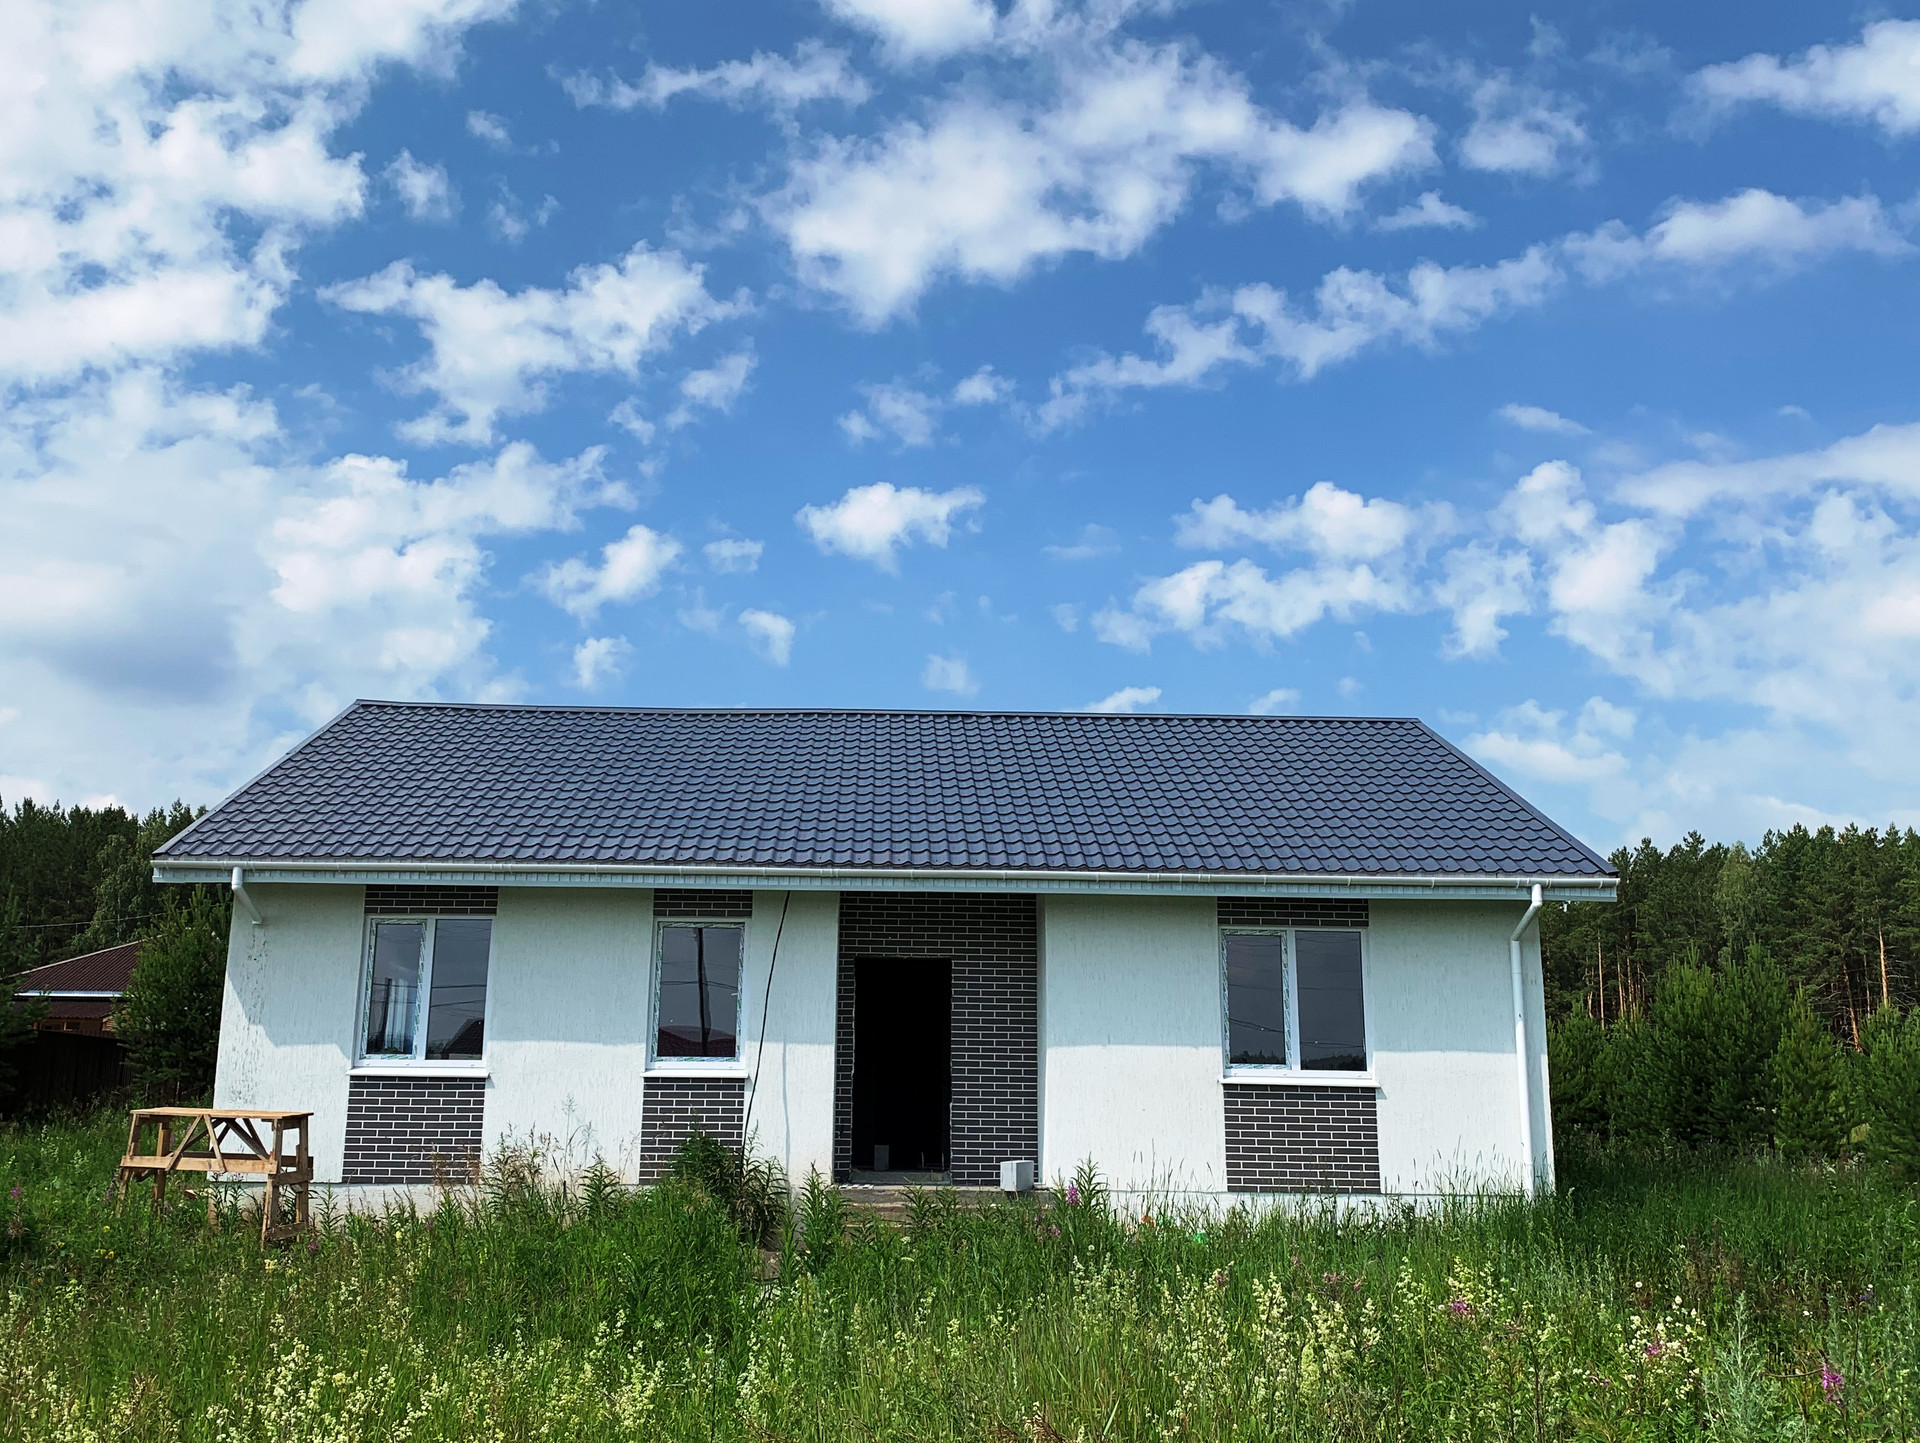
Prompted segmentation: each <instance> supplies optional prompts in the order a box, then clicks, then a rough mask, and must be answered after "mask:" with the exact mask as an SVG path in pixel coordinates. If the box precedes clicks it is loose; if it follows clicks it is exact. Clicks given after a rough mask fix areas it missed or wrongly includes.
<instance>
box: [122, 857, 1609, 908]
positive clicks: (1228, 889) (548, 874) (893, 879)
mask: <svg viewBox="0 0 1920 1443" xmlns="http://www.w3.org/2000/svg"><path fill="white" fill-rule="evenodd" d="M236 867H238V868H240V869H241V871H242V873H243V875H244V876H245V878H246V880H247V882H248V883H249V884H252V883H262V884H265V883H274V882H305V883H346V884H351V885H361V886H364V885H368V884H388V885H400V886H407V885H414V886H418V885H423V884H437V885H440V886H461V885H465V886H482V887H489V886H501V885H509V886H516V887H760V888H767V889H772V890H794V891H889V892H898V891H912V892H954V891H969V892H1111V893H1130V894H1134V895H1147V896H1195V895H1200V896H1209V897H1326V896H1343V897H1368V898H1380V899H1383V900H1386V899H1392V898H1402V899H1412V898H1434V899H1439V898H1446V899H1450V900H1455V901H1476V900H1477V901H1510V900H1524V899H1526V898H1527V897H1528V896H1529V895H1530V894H1531V892H1532V889H1533V888H1534V887H1535V886H1539V887H1540V888H1542V890H1543V895H1544V898H1545V900H1547V901H1549V902H1611V901H1613V900H1615V895H1616V892H1617V889H1618V887H1619V881H1620V879H1619V878H1618V877H1614V876H1584V875H1570V874H1567V873H1552V872H1527V873H1519V872H1512V873H1508V872H1501V873H1486V872H1477V873H1476V872H1468V873H1432V874H1427V873H1411V872H1393V873H1324V872H1314V873H1309V872H1284V873H1259V874H1248V873H1246V872H1144V871H1142V872H1111V871H1072V870H1065V869H1062V870H1057V871H1051V870H1042V869H1038V868H1026V867H997V868H987V867H729V866H716V865H711V864H702V865H697V866H660V865H657V864H631V865H630V864H622V863H593V862H486V861H461V862H445V861H409V860H395V859H373V860H357V861H356V860H344V861H334V860H326V861H313V860H306V859H288V858H273V857H196V858H192V859H190V860H189V859H186V858H180V859H168V860H164V861H162V860H157V861H156V863H155V865H154V869H153V879H154V880H155V881H156V882H184V883H194V882H198V883H206V882H216V881H224V880H226V879H228V878H229V877H231V875H232V873H233V870H234V868H236Z"/></svg>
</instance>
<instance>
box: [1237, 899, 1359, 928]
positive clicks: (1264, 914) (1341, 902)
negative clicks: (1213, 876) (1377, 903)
mask: <svg viewBox="0 0 1920 1443" xmlns="http://www.w3.org/2000/svg"><path fill="white" fill-rule="evenodd" d="M1215 901H1216V904H1217V906H1218V908H1219V916H1220V925H1221V926H1222V927H1364V926H1366V925H1367V917H1368V909H1367V899H1366V898H1365V897H1328V898H1320V897H1219V898H1216V899H1215Z"/></svg>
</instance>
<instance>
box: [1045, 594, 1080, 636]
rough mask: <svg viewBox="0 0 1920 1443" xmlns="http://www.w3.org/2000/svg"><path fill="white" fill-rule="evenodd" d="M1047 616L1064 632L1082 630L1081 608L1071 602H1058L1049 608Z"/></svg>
mask: <svg viewBox="0 0 1920 1443" xmlns="http://www.w3.org/2000/svg"><path fill="white" fill-rule="evenodd" d="M1047 614H1048V615H1049V616H1051V617H1052V618H1053V624H1054V625H1055V626H1057V627H1059V628H1060V629H1061V630H1062V631H1065V632H1075V631H1078V630H1079V629H1080V608H1079V607H1077V606H1075V605H1074V604H1073V603H1072V602H1070V601H1061V602H1056V603H1055V604H1054V605H1053V606H1052V607H1050V608H1048V612H1047Z"/></svg>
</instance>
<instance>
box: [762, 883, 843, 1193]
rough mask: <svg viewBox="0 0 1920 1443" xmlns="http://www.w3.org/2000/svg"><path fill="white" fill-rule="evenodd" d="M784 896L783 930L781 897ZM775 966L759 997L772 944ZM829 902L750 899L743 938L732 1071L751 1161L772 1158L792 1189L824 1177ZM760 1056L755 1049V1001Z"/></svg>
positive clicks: (831, 935) (829, 1136)
mask: <svg viewBox="0 0 1920 1443" xmlns="http://www.w3.org/2000/svg"><path fill="white" fill-rule="evenodd" d="M786 896H790V897H791V898H792V900H791V902H790V903H789V905H788V907H787V916H786V925H785V928H784V930H783V929H782V928H781V925H780V907H781V900H782V898H783V897H786ZM776 933H778V934H779V939H780V956H779V960H778V963H777V964H776V965H774V966H773V986H772V990H771V992H769V991H768V988H767V968H768V966H769V964H771V963H773V946H774V937H775V934H776ZM839 948H840V896H839V894H838V893H837V892H793V893H790V894H789V893H781V892H756V893H754V896H753V921H752V923H751V924H750V925H749V927H748V929H747V965H746V968H745V978H744V988H743V990H744V992H745V997H744V1004H745V1005H744V1006H743V1007H742V1009H741V1011H742V1024H741V1028H740V1042H741V1062H742V1064H743V1068H744V1070H745V1071H746V1072H747V1073H748V1074H749V1077H750V1078H751V1077H752V1075H753V1070H754V1068H755V1067H756V1065H757V1066H758V1069H759V1072H758V1079H757V1082H755V1083H753V1084H752V1086H751V1088H750V1096H749V1108H750V1116H749V1117H748V1120H747V1126H748V1127H749V1128H750V1129H751V1130H752V1133H753V1143H754V1149H755V1151H757V1152H759V1153H762V1154H765V1155H767V1156H770V1157H774V1158H777V1159H778V1160H779V1162H780V1164H781V1166H782V1167H784V1168H786V1170H787V1176H788V1177H789V1178H790V1179H791V1180H792V1181H793V1182H794V1184H795V1185H796V1186H797V1185H798V1184H800V1183H802V1182H804V1181H805V1180H806V1176H807V1170H808V1168H810V1167H817V1168H819V1169H820V1171H821V1173H822V1174H823V1175H824V1176H827V1177H832V1176H833V1023H834V998H835V991H836V988H835V974H836V971H837V968H838V964H839ZM763 998H764V999H765V1013H764V1015H765V1017H766V1019H767V1021H766V1028H765V1037H766V1043H765V1046H764V1047H762V1046H761V1041H760V1039H761V1035H762V1032H761V1018H762V1015H763V1013H762V999H763Z"/></svg>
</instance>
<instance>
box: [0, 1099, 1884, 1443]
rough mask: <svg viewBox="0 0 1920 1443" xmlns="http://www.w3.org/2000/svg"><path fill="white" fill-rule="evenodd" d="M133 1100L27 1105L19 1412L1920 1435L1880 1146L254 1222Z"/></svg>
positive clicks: (8, 1397)
mask: <svg viewBox="0 0 1920 1443" xmlns="http://www.w3.org/2000/svg"><path fill="white" fill-rule="evenodd" d="M123 1136H124V1123H123V1121H122V1120H121V1115H120V1114H104V1115H102V1116H101V1117H99V1118H97V1119H95V1120H92V1121H83V1122H69V1123H53V1124H46V1125H42V1126H19V1125H14V1126H10V1127H8V1128H7V1129H5V1130H3V1131H0V1195H3V1196H4V1220H3V1221H0V1248H4V1272H5V1284H4V1304H3V1307H4V1318H0V1434H4V1436H5V1437H8V1438H19V1439H60V1440H92V1439H102V1440H105V1439H112V1440H127V1439H156V1440H157V1439H169V1440H171V1439H194V1440H200V1439H205V1440H223V1443H224V1440H253V1439H259V1440H263V1443H264V1440H268V1439H271V1440H274V1443H308V1440H311V1443H322V1440H325V1443H360V1440H368V1439H382V1440H386V1439H392V1440H404V1443H425V1440H440V1439H449V1440H451V1439H459V1440H476V1439H516V1440H518V1439H555V1440H560V1439H566V1440H576V1439H635V1440H639V1439H648V1440H651V1439H690V1440H691V1439H698V1440H709V1443H711V1440H741V1443H769V1440H822V1443H824V1440H843V1439H844V1440H893V1439H942V1440H944V1439H955V1440H961V1439H964V1440H989V1443H1024V1440H1033V1443H1049V1440H1056V1439H1081V1438H1085V1439H1106V1438H1113V1439H1142V1440H1145V1439H1196V1440H1199V1439H1249V1440H1252V1439H1292V1438H1301V1439H1320V1438H1329V1439H1331V1438H1339V1439H1375V1438H1378V1439H1449V1440H1465V1439H1489V1440H1491V1439H1532V1440H1539V1439H1548V1438H1568V1437H1593V1438H1605V1439H1668V1438H1676V1439H1677V1438H1716V1439H1747V1438H1809V1439H1811V1438H1861V1439H1866V1438H1876V1439H1878V1438H1884V1439H1909V1438H1913V1437H1915V1436H1917V1435H1920V1297H1917V1296H1916V1284H1920V1196H1917V1195H1916V1193H1915V1191H1914V1190H1913V1189H1912V1187H1911V1186H1907V1185H1902V1184H1900V1183H1898V1182H1896V1181H1894V1180H1892V1179H1890V1178H1887V1177H1883V1176H1878V1175H1876V1174H1874V1173H1873V1172H1871V1171H1868V1170H1865V1169H1861V1168H1857V1167H1852V1166H1845V1167H1841V1168H1838V1169H1835V1168H1831V1167H1826V1168H1820V1167H1807V1166H1800V1167H1790V1166H1787V1165H1785V1164H1783V1163H1780V1162H1778V1161H1776V1160H1773V1159H1770V1158H1767V1157H1765V1156H1748V1157H1743V1158H1736V1157H1728V1156H1717V1157H1716V1156H1702V1155H1693V1154H1669V1155H1661V1154H1656V1153H1646V1152H1636V1153H1628V1152H1623V1151H1619V1150H1613V1151H1603V1150H1591V1151H1586V1152H1583V1153H1582V1154H1580V1155H1578V1156H1575V1157H1571V1158H1567V1159H1564V1160H1563V1164H1562V1184H1563V1186H1562V1190H1561V1193H1560V1195H1559V1196H1557V1197H1553V1198H1546V1199H1542V1200H1539V1201H1537V1202H1534V1203H1526V1202H1522V1201H1519V1200H1514V1199H1507V1200H1497V1199H1487V1200H1483V1201H1480V1202H1478V1203H1476V1204H1473V1205H1465V1204H1462V1205H1460V1206H1456V1207H1453V1208H1450V1209H1448V1210H1445V1211H1442V1212H1439V1213H1432V1214H1425V1215H1414V1214H1411V1213H1407V1212H1403V1211H1394V1212H1390V1213H1384V1214H1381V1215H1378V1216H1375V1217H1371V1218H1364V1217H1357V1216H1350V1217H1348V1218H1346V1219H1340V1218H1337V1217H1335V1216H1333V1215H1332V1214H1331V1213H1329V1212H1307V1213H1304V1214H1292V1215H1268V1216H1265V1217H1261V1218H1256V1217H1253V1216H1250V1215H1248V1214H1246V1213H1244V1212H1235V1213H1229V1214H1226V1215H1216V1216H1212V1217H1203V1216H1199V1215H1191V1214H1182V1213H1180V1212H1178V1211H1169V1212H1154V1211H1151V1210H1149V1211H1148V1212H1146V1213H1145V1214H1144V1215H1143V1214H1142V1213H1140V1212H1137V1211H1132V1210H1129V1211H1127V1212H1124V1213H1123V1212H1120V1211H1118V1210H1116V1209H1115V1208H1113V1207H1111V1206H1109V1204H1108V1202H1107V1200H1106V1199H1105V1198H1104V1197H1103V1196H1102V1194H1101V1191H1100V1188H1099V1186H1098V1182H1097V1179H1094V1178H1091V1177H1082V1178H1081V1179H1080V1180H1079V1181H1078V1183H1077V1185H1076V1186H1075V1187H1074V1188H1073V1190H1072V1191H1071V1192H1070V1193H1066V1192H1064V1190H1063V1192H1062V1194H1061V1195H1058V1196H1056V1197H1054V1198H1052V1199H1050V1200H1046V1201H1036V1202H1032V1203H1019V1204H1014V1203H1007V1204H999V1205H993V1206H989V1207H985V1208H980V1209H971V1208H962V1207H960V1206H958V1205H957V1204H956V1202H955V1200H954V1199H953V1198H952V1197H951V1196H950V1195H947V1196H943V1195H940V1194H937V1193H933V1194H928V1195H926V1196H924V1197H923V1198H921V1199H920V1200H918V1202H917V1203H916V1205H915V1207H914V1209H913V1213H912V1216H911V1217H910V1219H909V1220H908V1222H907V1223H906V1225H904V1226H902V1227H886V1226H880V1225H877V1224H875V1223H873V1222H872V1221H867V1220H862V1219H860V1218H857V1217H850V1216H848V1215H847V1212H846V1209H845V1208H844V1206H843V1205H842V1204H841V1202H840V1199H839V1197H838V1195H837V1194H835V1193H833V1192H832V1191H831V1190H830V1189H822V1188H820V1187H818V1186H817V1185H816V1186H813V1187H808V1188H802V1189H801V1190H800V1195H799V1197H798V1199H797V1202H796V1205H795V1207H794V1209H793V1211H792V1212H791V1213H790V1214H788V1215H786V1216H782V1215H780V1214H779V1213H778V1212H774V1213H763V1214H750V1213H749V1211H748V1210H744V1209H743V1208H741V1207H740V1206H738V1205H737V1204H738V1198H737V1196H734V1197H729V1196H721V1197H716V1196H715V1194H716V1193H719V1194H727V1193H728V1191H729V1189H728V1188H727V1187H726V1186H724V1185H719V1186H717V1185H715V1184H714V1183H712V1182H711V1181H709V1182H707V1183H705V1184H704V1185H703V1184H702V1183H701V1182H699V1181H697V1180H696V1181H679V1182H674V1183H670V1184H667V1185H663V1186H661V1187H658V1188H654V1189H649V1190H646V1191H641V1192H634V1191H631V1190H628V1189H624V1188H621V1187H619V1186H617V1185H616V1184H615V1183H614V1181H613V1180H612V1179H611V1178H610V1177H608V1176H606V1175H605V1174H600V1173H590V1174H588V1175H586V1176H584V1177H582V1178H579V1179H577V1180H576V1181H575V1182H574V1183H572V1184H570V1185H568V1186H566V1187H555V1186H549V1185H545V1184H542V1183H541V1182H540V1181H539V1180H538V1178H537V1176H536V1174H537V1169H535V1168H531V1167H528V1166H524V1165H521V1166H514V1165H503V1166H496V1167H495V1168H494V1169H492V1171H491V1172H490V1174H489V1178H488V1185H487V1186H486V1187H484V1188H481V1189H477V1190H473V1191H471V1192H467V1193H461V1194H448V1195H446V1196H445V1197H444V1198H443V1200H442V1201H441V1203H440V1205H439V1206H438V1207H437V1208H435V1209H433V1210H432V1211H413V1212H406V1213H393V1214H390V1215H388V1216H386V1217H384V1218H378V1219H376V1218H367V1217H345V1216H341V1215H338V1214H337V1212H334V1211H332V1210H328V1209H322V1211H323V1225H322V1227H320V1228H319V1229H317V1230H316V1232H315V1234H314V1235H313V1236H312V1237H311V1238H309V1239H307V1240H305V1241H302V1242H298V1243H295V1244H293V1245H291V1246H288V1247H285V1248H281V1249H276V1250H269V1251H262V1249H261V1248H260V1246H259V1244H258V1242H257V1241H256V1239H255V1237H254V1236H253V1235H251V1234H250V1233H249V1230H248V1227H247V1225H246V1220H245V1218H244V1216H243V1207H242V1205H241V1203H240V1202H239V1201H238V1200H237V1199H228V1200H227V1201H226V1202H225V1203H224V1205H223V1206H224V1209H225V1215H224V1218H223V1225H222V1226H219V1227H209V1225H208V1220H207V1216H206V1211H205V1208H204V1206H203V1205H200V1204H197V1203H193V1202H187V1201H175V1202H173V1203H171V1204H170V1205H169V1206H168V1207H166V1208H164V1209H161V1210H158V1211H156V1210H155V1209H153V1208H152V1207H151V1206H150V1205H149V1204H148V1202H147V1201H145V1199H144V1197H143V1195H141V1194H136V1195H135V1197H134V1199H133V1200H132V1201H131V1202H130V1203H129V1204H128V1205H127V1206H126V1207H125V1208H124V1209H122V1210H116V1209H115V1208H114V1207H113V1206H112V1205H110V1204H109V1202H108V1201H107V1184H108V1180H109V1178H110V1176H111V1173H112V1168H113V1164H114V1162H115V1160H116V1158H117V1154H118V1149H119V1145H120V1139H121V1138H122V1137H123ZM524 1162H525V1159H522V1163H523V1164H524ZM743 1224H744V1226H743ZM754 1232H760V1233H762V1234H763V1235H764V1236H763V1239H762V1240H763V1241H764V1242H765V1243H766V1244H767V1246H759V1245H757V1244H756V1241H754V1240H745V1241H743V1234H751V1233H754Z"/></svg>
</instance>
